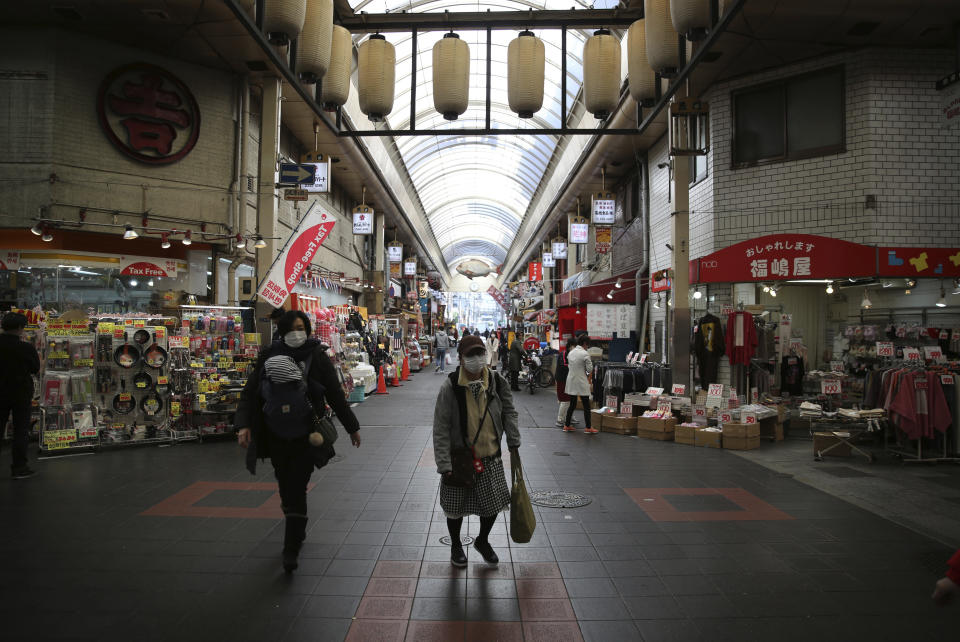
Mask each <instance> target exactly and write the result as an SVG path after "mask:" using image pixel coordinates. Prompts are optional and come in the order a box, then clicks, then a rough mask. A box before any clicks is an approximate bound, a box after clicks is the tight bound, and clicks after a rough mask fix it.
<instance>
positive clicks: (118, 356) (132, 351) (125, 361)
mask: <svg viewBox="0 0 960 642" xmlns="http://www.w3.org/2000/svg"><path fill="white" fill-rule="evenodd" d="M113 361H114V362H115V363H116V364H117V365H118V366H120V367H121V368H127V369H129V368H132V367H134V366H135V365H137V363H138V362H139V361H140V349H139V348H138V347H137V346H135V345H133V344H131V343H128V341H127V333H126V332H124V333H123V345H121V346H119V347H118V348H117V349H116V350H114V351H113Z"/></svg>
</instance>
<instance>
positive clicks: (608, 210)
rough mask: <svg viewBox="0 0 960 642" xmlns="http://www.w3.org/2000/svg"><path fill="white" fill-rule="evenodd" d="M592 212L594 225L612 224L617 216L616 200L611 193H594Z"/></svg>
mask: <svg viewBox="0 0 960 642" xmlns="http://www.w3.org/2000/svg"><path fill="white" fill-rule="evenodd" d="M592 213H593V224H594V225H613V223H614V221H615V220H616V217H617V201H616V199H614V198H613V194H603V193H600V194H596V195H594V197H593V209H592Z"/></svg>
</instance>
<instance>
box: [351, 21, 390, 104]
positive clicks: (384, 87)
mask: <svg viewBox="0 0 960 642" xmlns="http://www.w3.org/2000/svg"><path fill="white" fill-rule="evenodd" d="M357 58H358V61H357V64H358V67H357V93H358V94H359V96H360V111H362V112H363V113H364V114H366V115H367V118H369V119H370V120H371V121H373V122H377V121H381V120H383V119H384V118H385V117H386V116H387V115H388V114H389V113H390V112H391V111H393V89H394V81H395V79H396V68H397V52H396V50H395V49H394V47H393V45H391V44H390V43H389V42H387V40H386V38H384V37H383V36H381V35H380V34H375V35H372V36H370V38H368V39H367V40H366V41H364V43H363V44H362V45H360V51H359V53H358V56H357Z"/></svg>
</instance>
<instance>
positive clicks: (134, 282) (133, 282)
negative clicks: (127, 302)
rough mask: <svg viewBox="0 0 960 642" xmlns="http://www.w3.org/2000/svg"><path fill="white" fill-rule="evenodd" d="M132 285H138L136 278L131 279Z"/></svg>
mask: <svg viewBox="0 0 960 642" xmlns="http://www.w3.org/2000/svg"><path fill="white" fill-rule="evenodd" d="M130 287H131V288H135V287H137V280H136V279H130Z"/></svg>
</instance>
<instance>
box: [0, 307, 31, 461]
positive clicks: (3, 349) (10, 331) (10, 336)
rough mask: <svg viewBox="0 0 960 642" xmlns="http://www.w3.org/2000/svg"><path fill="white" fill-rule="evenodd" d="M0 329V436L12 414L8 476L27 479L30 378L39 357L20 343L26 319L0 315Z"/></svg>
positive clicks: (29, 347)
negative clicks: (1, 317) (11, 452)
mask: <svg viewBox="0 0 960 642" xmlns="http://www.w3.org/2000/svg"><path fill="white" fill-rule="evenodd" d="M0 327H2V328H3V334H0V364H2V365H0V433H2V432H3V430H4V428H5V427H6V425H7V417H9V416H10V415H11V413H12V414H13V448H12V450H13V463H12V465H11V466H10V473H11V475H12V477H13V478H14V479H26V478H28V477H32V476H33V475H34V474H35V473H34V471H33V470H32V469H31V468H30V466H28V465H27V442H28V440H29V438H30V401H31V400H32V399H33V377H32V375H35V374H37V373H38V372H40V357H39V356H38V355H37V350H36V348H34V347H33V346H32V345H30V344H29V343H27V342H26V341H23V337H22V335H23V329H24V328H25V327H27V317H25V316H23V315H22V314H19V313H16V312H8V313H7V314H5V315H3V320H2V321H0ZM0 437H2V435H0ZM2 443H3V440H2V439H0V444H2Z"/></svg>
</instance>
